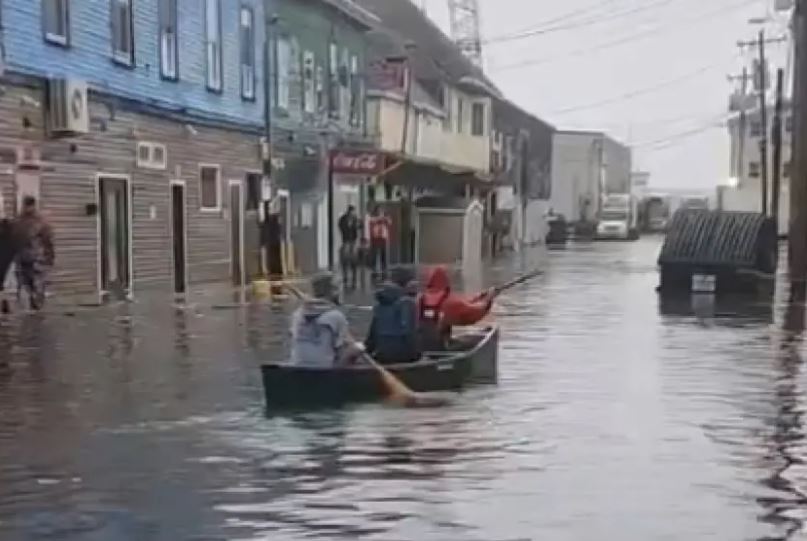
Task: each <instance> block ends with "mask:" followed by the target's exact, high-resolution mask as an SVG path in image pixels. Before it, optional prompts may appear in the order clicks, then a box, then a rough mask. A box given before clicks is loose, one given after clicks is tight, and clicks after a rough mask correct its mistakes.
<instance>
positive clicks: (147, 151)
mask: <svg viewBox="0 0 807 541" xmlns="http://www.w3.org/2000/svg"><path fill="white" fill-rule="evenodd" d="M137 166H138V167H142V168H144V169H159V170H161V171H164V170H165V169H167V168H168V149H167V148H166V146H165V145H163V144H161V143H148V142H145V141H141V142H139V143H137Z"/></svg>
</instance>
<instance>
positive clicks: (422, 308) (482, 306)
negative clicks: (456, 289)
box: [418, 267, 495, 351]
mask: <svg viewBox="0 0 807 541" xmlns="http://www.w3.org/2000/svg"><path fill="white" fill-rule="evenodd" d="M494 298H495V292H494V291H493V290H489V291H486V292H484V293H482V294H480V295H477V296H476V297H473V298H471V299H466V298H464V297H463V296H461V295H458V294H456V293H453V292H452V291H451V280H450V279H449V277H448V271H446V269H445V267H435V268H433V269H431V271H430V272H429V273H428V275H427V277H426V289H425V290H424V292H423V293H422V294H421V295H420V298H419V299H418V315H419V322H418V326H419V335H420V348H421V349H422V350H423V351H443V350H445V349H449V348H450V346H451V344H450V342H451V331H452V329H453V327H455V326H464V325H474V324H475V323H478V322H479V321H481V320H482V319H484V317H485V316H487V315H488V313H489V312H490V309H491V307H492V306H493V300H494Z"/></svg>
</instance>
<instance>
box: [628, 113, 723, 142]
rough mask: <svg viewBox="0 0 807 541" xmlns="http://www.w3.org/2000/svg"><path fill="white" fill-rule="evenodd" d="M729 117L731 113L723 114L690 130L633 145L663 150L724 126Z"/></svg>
mask: <svg viewBox="0 0 807 541" xmlns="http://www.w3.org/2000/svg"><path fill="white" fill-rule="evenodd" d="M729 118H731V115H726V114H722V115H719V116H717V117H713V118H712V119H710V121H709V122H708V123H707V124H704V125H701V126H697V127H695V128H690V129H688V130H684V131H680V132H677V133H673V134H670V135H667V136H664V137H660V138H657V139H650V140H648V141H643V142H641V143H636V144H634V145H632V146H633V148H644V147H650V150H662V149H665V148H668V147H669V146H671V143H676V142H678V141H681V140H685V139H689V138H691V137H694V136H696V135H700V134H701V133H704V132H707V131H709V130H713V129H715V128H719V127H722V126H723V125H724V124H725V122H726V121H727V120H728V119H729Z"/></svg>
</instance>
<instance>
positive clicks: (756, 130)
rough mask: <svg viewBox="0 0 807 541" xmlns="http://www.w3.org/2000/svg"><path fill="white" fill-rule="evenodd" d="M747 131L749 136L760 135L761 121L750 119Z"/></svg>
mask: <svg viewBox="0 0 807 541" xmlns="http://www.w3.org/2000/svg"><path fill="white" fill-rule="evenodd" d="M748 133H749V135H751V137H761V136H762V123H761V122H760V121H759V120H752V121H751V125H750V127H749V130H748Z"/></svg>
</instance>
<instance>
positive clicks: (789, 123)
mask: <svg viewBox="0 0 807 541" xmlns="http://www.w3.org/2000/svg"><path fill="white" fill-rule="evenodd" d="M785 131H786V132H787V133H793V115H787V117H786V118H785Z"/></svg>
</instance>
